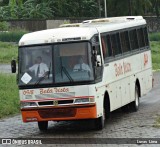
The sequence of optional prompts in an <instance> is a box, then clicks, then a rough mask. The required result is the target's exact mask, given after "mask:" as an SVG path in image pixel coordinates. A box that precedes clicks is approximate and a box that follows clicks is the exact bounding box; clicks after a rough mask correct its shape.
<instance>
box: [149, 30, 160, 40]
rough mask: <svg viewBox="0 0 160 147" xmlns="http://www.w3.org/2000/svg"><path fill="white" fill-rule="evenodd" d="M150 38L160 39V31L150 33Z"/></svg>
mask: <svg viewBox="0 0 160 147" xmlns="http://www.w3.org/2000/svg"><path fill="white" fill-rule="evenodd" d="M149 39H150V41H160V32H157V33H150V34H149Z"/></svg>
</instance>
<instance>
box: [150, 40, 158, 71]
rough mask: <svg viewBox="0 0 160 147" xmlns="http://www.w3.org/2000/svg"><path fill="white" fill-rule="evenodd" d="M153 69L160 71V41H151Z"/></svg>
mask: <svg viewBox="0 0 160 147" xmlns="http://www.w3.org/2000/svg"><path fill="white" fill-rule="evenodd" d="M151 51H152V65H153V69H154V70H157V69H160V41H151Z"/></svg>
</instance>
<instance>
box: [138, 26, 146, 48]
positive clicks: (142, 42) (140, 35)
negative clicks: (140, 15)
mask: <svg viewBox="0 0 160 147" xmlns="http://www.w3.org/2000/svg"><path fill="white" fill-rule="evenodd" d="M137 35H138V42H139V47H140V48H143V47H145V40H144V33H143V29H142V28H139V29H137Z"/></svg>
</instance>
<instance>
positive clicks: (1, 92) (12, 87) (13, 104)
mask: <svg viewBox="0 0 160 147" xmlns="http://www.w3.org/2000/svg"><path fill="white" fill-rule="evenodd" d="M0 81H1V82H0V87H1V88H0V118H2V117H4V116H7V115H13V114H16V113H19V107H20V106H19V96H18V87H17V84H16V75H11V74H2V73H0Z"/></svg>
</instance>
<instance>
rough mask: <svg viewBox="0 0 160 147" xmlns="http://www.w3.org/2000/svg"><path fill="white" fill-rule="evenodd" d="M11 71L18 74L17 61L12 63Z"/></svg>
mask: <svg viewBox="0 0 160 147" xmlns="http://www.w3.org/2000/svg"><path fill="white" fill-rule="evenodd" d="M11 71H12V73H16V60H12V61H11Z"/></svg>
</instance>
